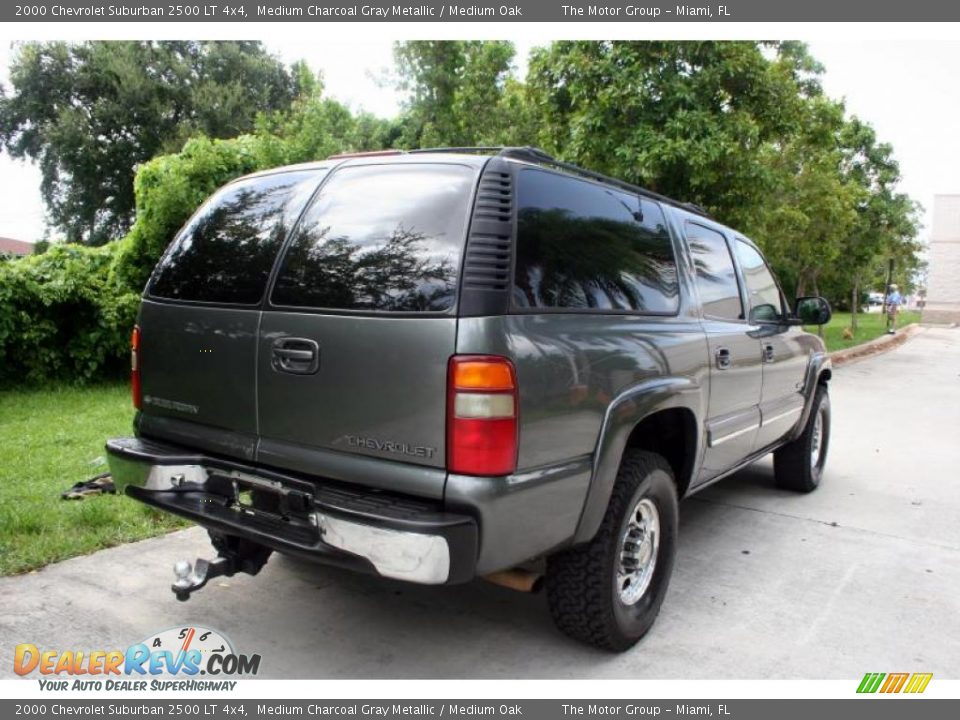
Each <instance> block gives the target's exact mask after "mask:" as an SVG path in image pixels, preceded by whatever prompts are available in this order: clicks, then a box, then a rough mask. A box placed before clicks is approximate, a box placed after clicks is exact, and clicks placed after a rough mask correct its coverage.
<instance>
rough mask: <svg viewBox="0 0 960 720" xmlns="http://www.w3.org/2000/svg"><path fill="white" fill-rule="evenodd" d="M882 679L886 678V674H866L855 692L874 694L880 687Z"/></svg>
mask: <svg viewBox="0 0 960 720" xmlns="http://www.w3.org/2000/svg"><path fill="white" fill-rule="evenodd" d="M884 677H886V673H867V674H866V675H864V676H863V680H861V681H860V687H858V688H857V692H858V693H875V692H876V691H877V688H878V687H880V683H881V681H882V680H883V678H884Z"/></svg>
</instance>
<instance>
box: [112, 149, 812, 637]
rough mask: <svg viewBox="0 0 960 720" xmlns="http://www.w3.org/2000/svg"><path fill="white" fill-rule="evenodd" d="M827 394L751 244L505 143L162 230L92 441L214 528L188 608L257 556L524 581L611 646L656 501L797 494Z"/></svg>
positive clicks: (344, 169) (643, 568) (642, 605)
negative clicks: (205, 589)
mask: <svg viewBox="0 0 960 720" xmlns="http://www.w3.org/2000/svg"><path fill="white" fill-rule="evenodd" d="M797 311H798V313H801V314H803V315H804V316H805V319H806V321H808V322H825V321H826V320H827V319H829V308H828V307H827V306H826V305H825V303H824V302H823V301H822V300H820V299H819V298H804V299H801V300H799V301H798V305H797ZM829 377H830V368H829V361H828V360H827V358H826V356H825V353H824V348H823V345H822V343H821V342H820V341H819V340H818V339H817V338H816V337H814V336H812V335H809V334H807V333H804V332H803V331H802V329H801V327H800V321H799V320H798V319H797V317H796V316H795V315H793V314H792V313H791V311H790V309H789V306H788V305H787V304H786V302H785V300H784V297H783V294H782V292H781V291H780V288H779V285H778V284H777V282H776V280H775V278H774V276H773V275H772V273H771V272H770V271H769V269H768V268H767V266H766V263H765V261H764V260H763V257H762V255H761V254H760V252H759V251H758V250H757V248H756V246H755V245H754V244H753V243H752V242H751V241H749V240H748V239H746V238H745V237H743V236H742V235H740V234H738V233H736V232H734V231H732V230H730V229H729V228H725V227H724V226H722V225H719V224H718V223H716V222H714V221H713V220H711V219H710V218H708V217H707V216H706V215H705V214H704V213H703V212H702V211H700V210H699V209H698V208H696V207H694V206H689V205H684V204H682V203H678V202H675V201H672V200H669V199H667V198H664V197H661V196H659V195H656V194H654V193H650V192H648V191H645V190H643V189H641V188H636V187H633V186H630V185H627V184H626V183H622V182H619V181H616V180H614V179H612V178H606V177H603V176H600V175H597V174H595V173H591V172H589V171H586V170H583V169H580V168H576V167H574V166H570V165H566V164H564V163H560V162H558V161H556V160H553V159H552V158H549V157H547V156H546V155H544V154H543V153H542V152H540V151H536V150H532V149H528V148H507V149H499V150H494V151H490V152H485V151H480V152H475V151H473V150H466V149H465V150H464V151H457V150H446V151H418V152H409V153H399V152H398V153H396V154H389V155H383V154H375V155H358V156H347V157H337V158H331V159H330V160H328V161H324V162H319V163H313V164H309V165H302V166H294V167H289V168H280V169H277V170H273V171H270V172H265V173H260V174H256V175H252V176H248V177H245V178H241V179H239V180H237V181H235V182H233V183H230V184H229V185H227V186H226V187H224V188H223V189H221V190H220V191H218V192H217V193H215V194H214V195H213V196H212V197H211V198H210V199H209V200H208V201H207V202H206V203H205V204H204V205H203V206H202V207H201V208H200V209H199V210H198V211H197V213H196V214H195V215H194V216H193V218H191V220H190V221H189V222H188V223H187V225H186V226H185V227H184V228H183V230H182V231H181V232H180V233H179V235H178V236H177V238H175V240H174V241H173V243H172V244H171V245H170V247H169V248H168V250H167V251H166V253H165V254H164V256H163V258H162V259H161V260H160V262H159V263H158V265H157V267H156V269H155V271H154V273H153V275H152V277H151V279H150V281H149V283H148V285H147V288H146V291H145V293H144V297H143V302H142V305H141V309H140V315H139V318H138V323H137V328H136V329H135V330H134V334H133V394H134V403H135V405H136V407H137V409H138V413H137V415H136V419H135V430H136V436H135V437H132V438H118V439H114V440H111V441H109V442H108V444H107V450H108V456H109V459H110V463H111V470H112V472H113V475H114V479H115V482H116V483H117V485H118V486H119V487H120V488H122V489H123V490H124V491H125V492H126V494H127V495H129V496H130V497H133V498H135V499H137V500H139V501H141V502H144V503H146V504H148V505H152V506H154V507H157V508H160V509H162V510H166V511H168V512H172V513H175V514H178V515H181V516H183V517H187V518H189V519H191V520H193V521H195V522H197V523H199V524H200V525H202V526H204V527H206V528H207V529H208V530H209V531H210V533H211V537H212V539H213V544H214V547H215V548H216V550H217V552H218V555H219V557H218V558H217V559H216V560H214V561H213V562H206V561H198V563H197V566H196V568H193V567H190V566H189V565H181V566H180V567H178V568H177V573H178V579H177V583H176V584H175V585H174V590H175V592H177V594H178V597H180V598H182V599H185V598H186V597H189V594H190V593H191V592H193V591H194V590H196V589H198V588H199V587H201V586H202V585H203V584H204V583H205V582H206V581H207V580H208V579H209V578H210V577H213V576H215V575H217V574H231V573H233V572H237V571H245V572H250V573H256V572H257V571H258V570H259V569H260V567H262V565H263V563H264V562H266V560H267V557H268V556H269V554H270V552H271V551H273V550H276V551H280V552H284V553H289V554H295V555H300V556H303V557H307V558H310V559H314V560H318V561H321V562H327V563H331V564H336V565H340V566H344V567H348V568H353V569H356V570H360V571H365V572H372V573H376V574H379V575H382V576H385V577H391V578H397V579H401V580H406V581H410V582H417V583H427V584H444V583H458V582H466V581H469V580H471V579H473V578H475V577H487V578H489V579H494V580H495V581H498V582H501V583H504V584H508V585H511V586H520V587H525V588H528V589H529V588H533V587H536V586H539V584H540V579H541V577H544V578H545V580H546V583H545V584H546V588H547V595H548V599H549V601H550V606H551V610H552V613H553V615H554V618H555V620H556V622H557V624H558V626H559V627H560V628H561V629H562V630H564V631H565V632H567V633H568V634H570V635H572V636H574V637H577V638H579V639H582V640H585V641H587V642H591V643H593V644H595V645H599V646H601V647H606V648H610V649H614V650H622V649H625V648H627V647H629V646H631V645H632V644H633V643H635V642H636V641H637V640H638V639H639V638H640V637H641V636H642V635H643V634H644V633H645V632H646V631H647V630H648V629H649V627H650V626H651V625H652V623H653V621H654V619H655V618H656V615H657V612H658V611H659V607H660V604H661V602H662V600H663V596H664V594H665V592H666V588H667V584H668V581H669V578H670V574H671V570H672V565H673V559H674V553H675V545H676V532H677V501H678V499H679V498H680V497H682V496H684V495H685V494H688V493H690V492H691V491H694V490H696V489H699V488H701V487H704V486H705V485H706V484H708V483H710V482H713V481H715V480H718V479H720V478H721V477H724V476H726V475H728V474H730V473H731V472H734V471H735V470H737V469H738V468H740V467H743V466H744V465H745V464H748V463H750V462H752V461H754V460H756V459H757V458H759V457H761V456H763V455H765V454H767V453H769V452H771V451H776V455H775V466H776V473H777V478H778V481H779V482H780V483H781V484H782V485H785V486H787V487H790V488H793V489H796V490H802V491H809V490H812V489H814V488H815V487H816V486H817V484H819V481H820V477H821V475H822V469H823V463H824V461H825V458H826V446H827V442H828V438H829V417H830V416H829V401H828V400H827V394H826V382H827V380H828V379H829Z"/></svg>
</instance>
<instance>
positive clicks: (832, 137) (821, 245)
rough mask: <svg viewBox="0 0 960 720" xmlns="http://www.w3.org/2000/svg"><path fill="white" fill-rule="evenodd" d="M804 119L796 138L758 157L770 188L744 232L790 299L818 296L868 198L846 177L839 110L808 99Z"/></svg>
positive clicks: (828, 102) (823, 101) (824, 100)
mask: <svg viewBox="0 0 960 720" xmlns="http://www.w3.org/2000/svg"><path fill="white" fill-rule="evenodd" d="M802 118H803V121H802V122H801V123H800V124H799V125H798V129H797V131H796V132H795V133H793V134H792V135H790V136H787V137H785V138H782V139H780V140H778V141H777V142H775V143H772V144H771V145H770V147H769V148H767V149H766V151H765V152H764V153H763V156H762V159H761V160H760V162H761V164H763V166H764V167H765V175H766V177H767V185H766V186H765V187H764V189H763V201H762V204H761V205H760V206H759V207H758V208H757V210H756V212H755V213H754V221H753V223H752V224H751V225H750V227H749V230H748V232H750V233H752V234H753V235H754V239H755V240H756V241H757V242H759V243H761V244H762V246H763V248H764V250H765V252H766V253H767V254H768V256H769V259H770V260H771V262H772V264H773V265H774V267H775V269H776V270H777V274H778V275H779V276H780V278H781V282H783V283H784V285H786V286H787V287H788V288H790V289H791V290H794V293H793V295H794V297H797V296H801V295H806V294H810V293H812V294H815V295H819V294H820V280H821V278H822V276H823V274H824V272H825V271H827V270H829V269H831V268H833V267H834V266H835V264H836V262H837V260H838V258H839V257H841V254H842V248H843V242H844V239H845V238H846V237H847V235H848V233H849V232H850V231H851V230H852V228H853V226H854V223H855V222H856V220H857V215H856V207H857V204H858V203H860V202H862V201H863V200H864V199H865V197H866V191H865V190H864V189H863V188H862V187H860V186H859V185H858V184H857V183H856V182H854V181H852V180H851V179H850V178H848V177H846V176H845V175H844V173H843V163H844V155H843V153H842V151H841V148H840V145H839V133H840V131H841V129H842V128H843V123H844V110H843V106H842V105H841V104H840V103H837V102H835V101H832V100H829V99H827V98H825V97H822V96H821V97H815V98H811V99H809V100H808V101H807V103H806V104H805V106H804V108H803V115H802ZM844 264H845V260H844Z"/></svg>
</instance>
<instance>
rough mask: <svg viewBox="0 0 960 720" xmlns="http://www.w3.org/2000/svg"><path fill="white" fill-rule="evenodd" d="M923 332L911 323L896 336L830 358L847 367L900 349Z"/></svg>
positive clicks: (852, 348)
mask: <svg viewBox="0 0 960 720" xmlns="http://www.w3.org/2000/svg"><path fill="white" fill-rule="evenodd" d="M922 331H923V328H922V327H920V324H919V323H910V324H909V325H907V326H905V327H902V328H900V329H899V330H897V333H896V334H895V335H881V336H880V337H878V338H874V339H873V340H870V341H869V342H865V343H863V344H861V345H854V346H853V347H849V348H844V349H843V350H834V351H833V352H832V353H829V354H828V357H829V358H830V360H831V361H833V364H834V365H837V366H839V365H846V364H847V363H849V362H853V361H855V360H863V359H864V358H868V357H873V356H874V355H879V354H880V353H883V352H887V351H888V350H893V349H894V348H897V347H900V346H901V345H903V344H904V343H905V342H906V341H907V340H909V339H910V338H912V337H913V336H914V335H916V334H917V333H919V332H922Z"/></svg>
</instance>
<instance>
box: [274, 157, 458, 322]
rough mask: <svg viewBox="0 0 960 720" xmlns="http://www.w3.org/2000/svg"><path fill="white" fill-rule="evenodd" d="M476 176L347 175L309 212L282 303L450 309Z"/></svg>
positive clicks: (280, 279) (434, 168) (399, 168)
mask: <svg viewBox="0 0 960 720" xmlns="http://www.w3.org/2000/svg"><path fill="white" fill-rule="evenodd" d="M473 184H474V171H473V170H472V169H470V168H468V167H465V166H462V165H443V164H424V165H364V166H353V167H345V168H341V169H339V170H337V171H336V172H335V173H334V174H333V175H332V176H331V177H330V179H329V180H328V181H327V182H326V183H325V184H324V186H323V188H322V189H321V190H320V192H319V193H318V194H317V198H316V200H315V201H314V202H313V204H312V205H311V206H310V208H309V209H308V210H307V211H306V213H304V216H303V219H302V220H301V222H300V225H299V226H298V228H297V231H296V234H295V237H294V239H293V241H292V242H291V244H290V246H289V248H288V250H287V252H286V255H285V257H284V258H283V262H282V265H281V267H280V272H279V274H278V276H277V280H276V283H275V285H274V289H273V293H272V295H271V298H270V300H271V303H272V304H274V305H278V306H292V307H307V308H316V309H327V310H341V311H374V312H443V311H446V310H449V309H450V308H452V307H453V304H454V302H455V300H456V286H457V278H458V277H459V267H460V258H461V256H462V254H463V246H464V243H465V242H466V227H467V219H468V215H469V211H470V200H471V196H472V189H473Z"/></svg>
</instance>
